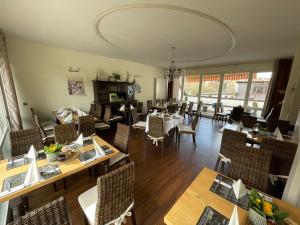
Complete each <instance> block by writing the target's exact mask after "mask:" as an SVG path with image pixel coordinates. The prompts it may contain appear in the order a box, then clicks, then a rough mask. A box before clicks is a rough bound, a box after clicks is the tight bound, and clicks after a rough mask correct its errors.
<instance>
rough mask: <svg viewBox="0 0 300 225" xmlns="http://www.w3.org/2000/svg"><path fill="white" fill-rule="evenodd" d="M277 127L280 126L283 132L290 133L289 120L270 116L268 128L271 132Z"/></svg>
mask: <svg viewBox="0 0 300 225" xmlns="http://www.w3.org/2000/svg"><path fill="white" fill-rule="evenodd" d="M277 127H278V128H279V130H280V132H281V133H282V134H284V135H288V134H289V128H290V122H289V121H287V120H278V119H273V118H269V120H268V122H267V129H268V130H269V131H270V132H274V131H275V130H276V128H277Z"/></svg>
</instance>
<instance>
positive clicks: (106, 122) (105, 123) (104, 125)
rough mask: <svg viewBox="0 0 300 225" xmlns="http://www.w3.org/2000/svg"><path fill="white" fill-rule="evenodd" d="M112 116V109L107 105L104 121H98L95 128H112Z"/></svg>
mask: <svg viewBox="0 0 300 225" xmlns="http://www.w3.org/2000/svg"><path fill="white" fill-rule="evenodd" d="M110 117H111V110H110V108H108V107H106V108H105V112H104V116H103V122H101V121H100V122H97V123H96V124H95V129H97V130H107V129H110Z"/></svg>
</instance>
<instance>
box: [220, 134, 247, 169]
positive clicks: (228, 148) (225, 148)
mask: <svg viewBox="0 0 300 225" xmlns="http://www.w3.org/2000/svg"><path fill="white" fill-rule="evenodd" d="M246 142H247V134H244V133H242V132H238V131H234V130H229V129H224V131H223V136H222V141H221V147H220V153H219V155H218V159H217V163H216V165H215V170H217V169H218V167H219V164H220V161H222V162H227V161H229V160H228V159H231V157H232V154H233V153H232V145H234V144H240V145H246Z"/></svg>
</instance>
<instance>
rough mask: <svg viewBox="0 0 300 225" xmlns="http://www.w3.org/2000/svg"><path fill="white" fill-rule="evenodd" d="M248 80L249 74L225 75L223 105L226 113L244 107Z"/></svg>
mask: <svg viewBox="0 0 300 225" xmlns="http://www.w3.org/2000/svg"><path fill="white" fill-rule="evenodd" d="M248 78H249V73H248V72H241V73H225V74H224V81H223V89H222V96H221V103H222V106H223V109H224V111H225V112H228V111H229V110H231V109H232V108H233V107H235V106H242V107H243V106H244V101H245V96H246V90H247V85H248Z"/></svg>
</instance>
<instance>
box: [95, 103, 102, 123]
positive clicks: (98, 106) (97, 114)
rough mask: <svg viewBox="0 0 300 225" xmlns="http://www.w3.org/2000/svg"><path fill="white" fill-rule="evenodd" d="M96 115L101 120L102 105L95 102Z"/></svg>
mask: <svg viewBox="0 0 300 225" xmlns="http://www.w3.org/2000/svg"><path fill="white" fill-rule="evenodd" d="M94 117H96V118H97V119H99V120H101V118H102V105H101V104H99V103H96V104H95V112H94Z"/></svg>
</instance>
